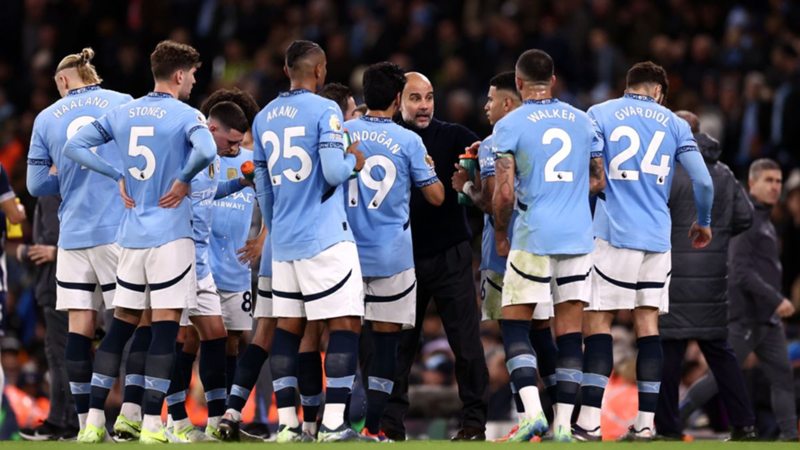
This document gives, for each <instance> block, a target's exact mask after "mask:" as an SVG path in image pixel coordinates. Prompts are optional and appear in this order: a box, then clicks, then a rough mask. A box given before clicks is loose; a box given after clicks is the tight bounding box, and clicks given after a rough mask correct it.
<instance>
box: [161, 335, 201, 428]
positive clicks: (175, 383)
mask: <svg viewBox="0 0 800 450" xmlns="http://www.w3.org/2000/svg"><path fill="white" fill-rule="evenodd" d="M175 354H176V355H177V358H176V361H175V362H173V363H172V371H171V372H170V381H169V389H168V390H167V396H166V398H165V399H164V400H165V401H166V402H167V412H168V413H169V415H170V416H172V420H183V419H185V418H187V417H189V415H188V414H187V413H186V389H187V387H188V385H189V383H187V382H186V380H185V378H184V373H183V370H182V369H183V364H184V359H190V360H191V362H192V363H194V359H195V356H194V355H190V354H188V353H184V352H183V342H176V343H175ZM189 367H190V370H191V365H190V366H189ZM189 376H190V377H191V372H190V373H189Z"/></svg>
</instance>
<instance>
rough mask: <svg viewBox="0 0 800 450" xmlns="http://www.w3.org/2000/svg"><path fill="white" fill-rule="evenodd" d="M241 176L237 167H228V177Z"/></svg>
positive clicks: (230, 178)
mask: <svg viewBox="0 0 800 450" xmlns="http://www.w3.org/2000/svg"><path fill="white" fill-rule="evenodd" d="M234 178H239V171H238V170H236V168H235V167H228V179H229V180H232V179H234Z"/></svg>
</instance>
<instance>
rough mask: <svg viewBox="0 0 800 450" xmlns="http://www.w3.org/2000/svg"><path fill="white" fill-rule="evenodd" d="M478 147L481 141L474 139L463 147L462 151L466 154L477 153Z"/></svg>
mask: <svg viewBox="0 0 800 450" xmlns="http://www.w3.org/2000/svg"><path fill="white" fill-rule="evenodd" d="M479 148H481V141H475V142H473V143H472V145H470V146H469V147H464V153H465V154H467V155H477V154H478V149H479Z"/></svg>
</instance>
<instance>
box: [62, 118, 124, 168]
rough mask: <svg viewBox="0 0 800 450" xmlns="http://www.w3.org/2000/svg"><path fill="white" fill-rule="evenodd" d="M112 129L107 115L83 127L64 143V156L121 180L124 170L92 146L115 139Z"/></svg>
mask: <svg viewBox="0 0 800 450" xmlns="http://www.w3.org/2000/svg"><path fill="white" fill-rule="evenodd" d="M110 129H111V127H110V126H109V124H108V119H107V118H106V116H103V117H101V118H99V119H97V120H95V121H94V122H91V123H89V125H86V126H83V127H81V129H80V130H78V132H77V133H75V135H74V136H72V138H71V139H69V140H68V141H67V143H66V144H65V145H64V156H66V157H67V158H69V159H71V160H73V161H75V162H76V163H78V164H80V165H82V166H86V167H88V168H89V169H91V170H94V171H95V172H99V173H101V174H103V175H105V176H107V177H109V178H112V179H113V180H114V181H119V180H120V179H121V178H122V177H123V174H122V172H120V171H119V170H117V168H116V167H114V166H112V165H111V164H109V163H108V161H106V160H105V159H103V158H102V157H101V156H100V155H98V154H97V153H95V152H93V151H92V150H91V148H92V147H97V146H99V145H103V144H105V143H106V142H109V141H111V140H113V139H114V137H113V136H112V135H111V133H110V132H109V130H110Z"/></svg>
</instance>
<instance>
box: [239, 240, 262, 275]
mask: <svg viewBox="0 0 800 450" xmlns="http://www.w3.org/2000/svg"><path fill="white" fill-rule="evenodd" d="M262 236H263V237H262ZM266 236H267V234H266V233H261V234H259V235H258V236H256V237H254V238H253V239H248V240H246V241H245V244H244V247H242V248H240V249H239V250H236V254H237V255H241V256H239V264H241V265H245V264H247V267H251V268H252V267H253V264H254V263H255V262H256V261H258V259H259V258H261V250H262V249H263V248H264V239H266Z"/></svg>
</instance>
